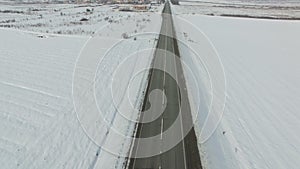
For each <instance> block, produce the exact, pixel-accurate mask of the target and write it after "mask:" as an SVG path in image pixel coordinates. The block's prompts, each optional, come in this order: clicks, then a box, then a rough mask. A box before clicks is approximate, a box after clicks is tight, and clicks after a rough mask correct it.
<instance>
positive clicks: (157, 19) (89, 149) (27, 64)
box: [0, 5, 161, 169]
mask: <svg viewBox="0 0 300 169" xmlns="http://www.w3.org/2000/svg"><path fill="white" fill-rule="evenodd" d="M31 6H32V5H31ZM3 8H5V9H7V6H1V9H3ZM19 8H22V11H23V8H24V9H27V8H28V6H26V5H25V7H13V6H11V9H14V10H19ZM32 8H33V9H35V8H38V9H42V8H41V7H40V6H38V7H35V6H32ZM45 8H47V10H46V11H43V12H44V13H43V17H42V18H38V17H37V16H38V14H33V15H27V14H14V15H12V16H10V19H15V20H16V21H15V22H14V23H12V24H15V25H27V23H45V25H43V26H41V27H32V26H28V25H27V26H24V27H22V26H21V27H13V29H12V28H0V37H1V39H0V60H1V62H0V93H1V94H0V133H1V136H0V164H1V168H5V169H13V168H24V169H25V168H33V169H34V168H36V169H39V168H49V169H50V168H79V169H81V168H101V169H102V168H108V169H109V168H111V169H113V168H122V166H123V165H124V161H125V158H124V157H120V156H118V155H124V154H126V153H127V152H128V151H129V146H130V138H126V137H125V136H129V137H130V136H131V135H132V132H133V129H134V125H135V122H134V121H129V120H127V119H126V118H124V114H125V115H127V116H128V117H130V118H131V119H136V118H137V113H136V111H133V108H134V107H137V108H138V107H139V103H140V101H141V98H142V97H143V92H142V91H143V90H144V87H145V85H146V82H147V71H144V72H138V71H139V70H140V68H141V67H143V68H145V67H149V65H150V62H151V57H152V52H153V47H154V46H155V44H156V40H155V39H156V38H157V34H146V35H145V33H147V32H153V33H158V32H159V30H160V25H161V16H160V14H158V13H155V12H144V13H133V12H132V13H121V12H118V11H112V10H111V7H107V6H102V7H94V14H91V15H84V16H85V17H88V18H89V17H91V18H92V19H91V23H89V21H88V22H87V23H86V24H85V23H84V24H83V25H79V26H78V27H77V26H70V25H69V26H67V25H65V24H66V23H70V22H71V21H72V20H71V19H70V18H72V17H71V16H69V14H70V13H72V16H73V14H74V16H76V13H77V12H80V11H81V12H85V11H86V8H85V7H84V8H79V9H78V8H71V7H70V6H69V5H57V6H56V5H53V6H50V7H49V6H47V7H45ZM50 9H51V10H50ZM53 9H61V10H59V12H53V11H52V10H53ZM20 10H21V9H20ZM157 10H161V7H158V8H157ZM51 11H52V12H53V13H52V12H51ZM60 11H62V12H63V13H66V15H62V16H60ZM96 11H98V12H96ZM107 11H109V12H107ZM34 13H35V12H34ZM9 15H10V14H9ZM99 15H100V16H99ZM0 16H1V20H3V19H7V18H6V16H8V15H6V14H5V15H2V13H1V15H0ZM97 16H99V18H98V17H97ZM50 17H51V19H52V23H54V25H51V24H49V20H50ZM81 17H82V14H80V17H78V18H77V19H76V17H75V18H74V20H76V21H77V20H78V19H79V18H81ZM105 17H108V18H110V19H112V18H114V19H113V20H112V22H108V21H109V19H108V21H103V22H101V21H99V22H98V21H97V19H103V18H105ZM26 18H30V19H28V21H27V19H26ZM1 24H3V23H1ZM15 28H17V29H15ZM77 29H80V30H83V32H84V33H78V32H77V31H73V30H77ZM67 30H71V32H72V33H70V34H72V35H69V33H68V32H66V31H67ZM40 31H41V32H42V33H41V32H40ZM47 31H48V33H45V32H47ZM57 31H62V32H61V34H57V33H58V32H57ZM91 32H95V33H93V34H91ZM52 33H54V34H52ZM124 33H125V34H126V36H125V35H124ZM66 34H68V35H66ZM73 34H76V35H73ZM135 34H138V36H135V37H136V38H134V37H132V36H134V35H135ZM41 35H43V36H41ZM77 35H80V36H77ZM86 35H89V36H86ZM90 35H92V36H90ZM127 36H128V37H127ZM146 49H148V50H146ZM145 50H146V51H145ZM137 51H144V52H142V53H138V54H137V53H135V52H137ZM129 56H130V59H126V58H127V57H129ZM124 61H126V62H127V63H126V64H130V66H127V67H123V68H119V67H118V66H120V65H124V63H123V62H124ZM126 64H125V65H126ZM119 69H120V70H122V72H123V74H122V77H119V78H115V79H117V80H115V81H114V82H112V77H114V76H113V75H114V74H113V73H115V71H116V70H119ZM136 73H139V74H138V75H137V76H136V75H135V74H136ZM131 78H134V80H133V82H130V80H132V79H131ZM94 79H95V80H96V81H94ZM94 82H95V84H96V85H95V86H94V85H91V84H94ZM74 83H75V84H74ZM112 83H114V84H113V85H115V86H117V88H116V87H115V88H113V89H114V90H117V91H115V92H114V90H111V87H112V86H113V85H112ZM128 83H130V98H128V97H125V96H126V94H128V93H125V92H124V91H126V89H127V86H128ZM86 84H88V86H85V85H86ZM78 87H79V88H78ZM85 87H88V88H85ZM94 87H95V88H94ZM81 89H82V90H81ZM83 91H86V92H84V93H82V92H83ZM111 92H114V93H117V94H118V95H114V97H115V98H111V96H110V95H111ZM81 94H83V95H81ZM93 94H94V95H95V99H96V102H97V106H98V108H99V109H101V110H103V113H105V114H104V115H105V118H104V119H97V118H96V117H98V116H96V117H95V116H93V115H95V114H93V113H94V112H95V111H96V110H95V109H93V108H94V107H92V106H93V105H92V103H93V102H90V100H88V99H92V98H94V97H92V98H87V99H85V98H84V97H85V96H94V95H93ZM116 97H119V98H117V100H119V102H118V103H120V104H122V103H123V101H124V100H125V101H127V102H128V99H130V100H129V101H131V103H132V104H133V107H132V108H131V109H126V110H125V112H123V114H119V113H116V111H117V110H116V109H115V105H114V100H112V99H116ZM74 98H75V100H73V99H74ZM83 98H84V99H83ZM76 99H77V100H76ZM78 99H79V101H81V104H78V102H76V101H78ZM73 101H74V102H73ZM78 105H79V107H78ZM83 109H85V110H84V111H82V110H83ZM82 113H84V114H82ZM127 116H126V117H127ZM93 117H95V118H93ZM85 119H90V121H89V122H90V123H88V124H87V123H85V121H84V120H85ZM112 129H114V130H117V131H118V132H119V133H121V134H122V135H123V136H122V137H116V135H114V132H110V131H111V130H112ZM92 132H94V133H92ZM93 134H94V135H93ZM106 145H111V146H114V147H109V146H106ZM103 147H104V148H103ZM109 148H111V150H110V149H109ZM116 153H117V154H116ZM118 153H119V154H118Z"/></svg>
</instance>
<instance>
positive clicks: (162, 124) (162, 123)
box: [160, 118, 164, 140]
mask: <svg viewBox="0 0 300 169" xmlns="http://www.w3.org/2000/svg"><path fill="white" fill-rule="evenodd" d="M163 130H164V118H161V127H160V139H161V140H162V134H163Z"/></svg>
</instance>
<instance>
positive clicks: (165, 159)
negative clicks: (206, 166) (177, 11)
mask: <svg viewBox="0 0 300 169" xmlns="http://www.w3.org/2000/svg"><path fill="white" fill-rule="evenodd" d="M170 14H171V9H170V4H169V2H166V3H165V8H164V10H163V13H162V17H163V18H162V19H163V20H162V27H161V34H160V36H159V40H158V44H157V49H156V52H155V55H154V61H153V65H156V66H154V67H159V68H162V69H163V70H158V69H152V70H151V72H150V80H149V84H148V88H147V91H146V96H145V101H144V105H143V111H145V110H147V109H149V108H150V107H151V106H153V107H152V108H153V110H152V112H151V111H150V112H149V111H148V112H147V113H148V114H147V115H148V116H147V115H145V114H143V113H142V114H141V117H140V121H141V122H140V123H139V124H138V127H137V132H136V137H137V138H148V137H152V136H157V135H158V136H159V135H160V139H159V140H157V139H153V141H152V142H149V143H147V144H146V145H141V144H140V143H139V140H138V139H137V140H135V141H134V142H133V145H132V146H133V147H132V152H131V153H132V154H135V155H136V154H139V153H141V152H142V151H153V152H155V151H157V149H161V150H162V153H160V154H158V155H155V156H151V157H144V158H131V159H130V160H129V161H128V164H127V165H128V166H127V167H128V168H129V169H201V168H202V167H201V162H200V156H199V151H198V147H197V141H196V136H195V131H194V128H192V129H191V130H189V129H188V126H190V124H192V118H191V110H190V106H189V102H188V99H187V91H186V90H180V89H186V86H185V80H184V76H183V70H182V65H181V63H180V59H178V58H179V51H178V46H177V41H176V39H175V38H173V37H175V32H174V27H173V21H172V16H171V15H170ZM161 50H164V52H162V51H161ZM174 54H175V55H174ZM176 57H177V59H176ZM166 71H170V72H172V74H175V79H174V78H172V77H171V75H170V74H168V73H166ZM173 77H174V76H173ZM176 80H177V81H178V83H177V82H176ZM155 89H159V90H161V91H163V92H164V93H165V97H164V95H163V94H161V95H160V97H159V98H154V100H152V102H151V103H150V101H149V94H150V93H151V91H153V90H155ZM181 96H184V97H181ZM154 97H157V96H154ZM161 110H164V111H163V113H162V114H160V116H158V117H157V118H156V119H155V120H154V121H151V122H147V123H142V121H143V120H144V118H145V117H146V116H147V117H149V113H150V116H151V115H153V116H155V115H156V114H157V112H159V111H161ZM180 111H181V113H179V112H180ZM151 113H152V114H151ZM176 118H179V119H180V127H177V128H176V130H175V132H176V133H173V135H174V139H176V138H175V136H177V137H178V136H180V137H181V139H180V141H179V143H178V144H177V145H176V144H175V145H174V147H173V148H171V149H170V150H168V151H163V150H164V148H165V147H168V145H169V144H170V143H171V141H172V138H170V137H168V138H166V136H165V135H163V134H162V133H163V132H164V131H166V130H167V129H169V128H170V126H171V125H172V124H173V123H174V122H175V120H176ZM173 132H174V131H173ZM184 133H188V134H184ZM185 135H186V136H185ZM184 136H185V137H184ZM170 139H171V140H170Z"/></svg>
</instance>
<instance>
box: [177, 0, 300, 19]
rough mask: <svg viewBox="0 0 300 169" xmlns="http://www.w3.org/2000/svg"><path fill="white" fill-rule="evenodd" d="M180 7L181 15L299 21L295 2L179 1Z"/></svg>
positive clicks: (273, 0)
mask: <svg viewBox="0 0 300 169" xmlns="http://www.w3.org/2000/svg"><path fill="white" fill-rule="evenodd" d="M180 6H181V10H180V13H183V14H188V13H189V14H204V15H217V16H220V15H222V16H236V17H253V18H266V17H267V18H272V19H297V20H300V2H299V1H296V0H285V1H281V0H278V1H277V0H269V1H265V0H187V1H180Z"/></svg>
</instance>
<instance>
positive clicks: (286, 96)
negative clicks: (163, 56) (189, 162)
mask: <svg viewBox="0 0 300 169" xmlns="http://www.w3.org/2000/svg"><path fill="white" fill-rule="evenodd" d="M194 8H196V7H194ZM173 11H174V12H175V15H174V16H173V17H174V19H175V23H176V24H175V28H176V33H177V38H178V39H179V41H181V43H179V44H180V46H179V49H180V52H181V56H182V60H183V61H184V62H185V63H186V71H187V70H188V68H189V69H191V70H192V71H194V73H195V72H198V74H199V75H201V78H198V79H197V80H198V81H199V82H198V84H202V85H201V86H200V87H199V88H200V89H203V90H200V91H199V93H200V94H199V95H202V96H203V97H202V98H204V99H202V98H200V99H202V100H199V99H198V97H197V94H195V93H194V91H197V90H198V89H197V88H196V87H197V86H195V85H193V83H191V82H192V77H191V75H190V74H186V78H187V85H188V89H190V91H189V93H190V100H192V101H193V100H194V106H193V105H192V106H193V107H195V108H197V107H198V106H199V105H200V106H201V107H200V109H199V110H200V111H199V112H198V113H199V114H198V116H195V114H196V113H194V118H195V119H194V120H196V131H197V135H198V141H199V145H198V147H199V149H200V152H201V156H202V158H201V160H202V163H204V164H203V166H204V168H210V169H219V168H228V169H233V168H270V169H271V168H272V169H274V168H278V169H281V168H298V166H299V165H300V163H299V158H300V148H299V147H300V137H299V132H298V130H299V127H300V126H299V120H300V116H299V113H298V112H299V111H300V108H299V106H298V103H299V99H300V98H299V96H300V93H299V87H298V86H299V85H300V76H299V72H300V67H299V57H298V56H299V53H300V50H299V47H298V44H300V39H299V37H300V32H299V30H300V21H283V20H265V19H263V20H260V19H259V20H258V19H246V18H231V17H220V16H218V17H217V16H205V15H201V14H194V13H188V10H186V6H175V5H174V6H173ZM195 11H196V10H195ZM199 11H200V10H199ZM186 46H188V47H189V48H191V49H192V50H194V52H195V53H196V54H198V55H197V56H196V57H194V58H197V57H198V58H200V59H202V62H201V63H202V64H203V65H205V66H206V68H207V69H206V70H207V71H208V73H207V72H206V70H204V68H203V67H202V68H199V64H195V63H198V62H197V61H195V60H193V59H194V58H193V57H192V58H191V57H190V56H193V55H196V54H193V52H191V51H192V50H191V49H188V48H187V47H186ZM216 58H219V59H220V63H221V64H220V63H219V62H218V59H216ZM216 60H217V61H216ZM214 61H215V62H214ZM222 69H223V70H224V76H225V79H226V81H222V78H223V74H222V73H221V72H220V71H221V70H222ZM187 72H188V71H187ZM209 75H210V77H209ZM224 82H225V85H224ZM189 83H190V84H189ZM224 86H225V88H224ZM220 89H222V90H223V91H222V90H220ZM220 91H221V92H222V93H219V92H220ZM223 93H224V94H225V96H226V101H225V109H224V114H223V116H222V119H221V122H220V124H219V126H218V128H217V129H216V131H215V133H214V134H213V135H212V136H211V137H210V138H209V139H207V140H203V136H205V133H201V132H202V131H201V129H202V128H203V126H204V125H207V124H205V123H204V119H205V118H206V117H207V116H208V115H207V114H205V113H204V114H203V112H208V110H209V109H210V102H209V100H211V99H212V97H213V96H216V97H217V99H219V100H221V99H220V98H222V97H223ZM192 101H191V102H192ZM221 101H222V100H221ZM199 103H200V104H199ZM213 106H216V107H218V106H220V105H218V103H217V104H215V105H213ZM213 108H214V107H213ZM212 112H213V110H212ZM214 118H217V117H214ZM217 120H218V119H216V120H215V121H214V120H212V121H213V122H216V121H217ZM209 122H210V121H209ZM208 125H213V124H208ZM201 137H202V138H201Z"/></svg>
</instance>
